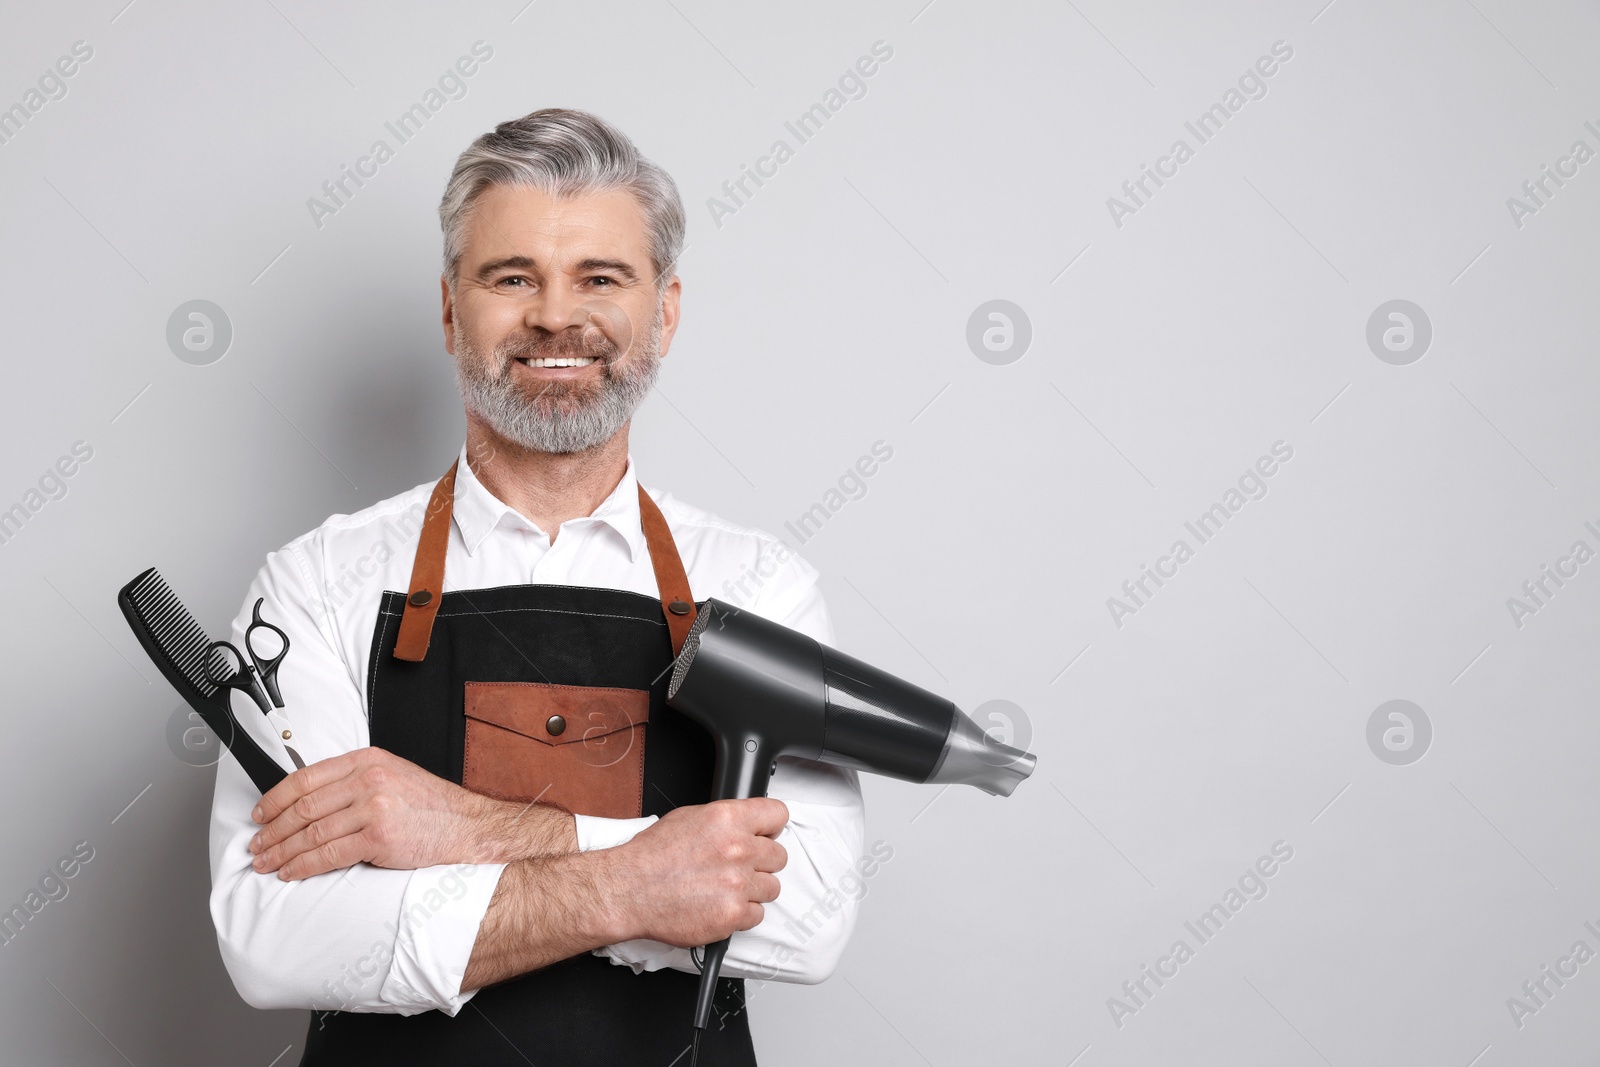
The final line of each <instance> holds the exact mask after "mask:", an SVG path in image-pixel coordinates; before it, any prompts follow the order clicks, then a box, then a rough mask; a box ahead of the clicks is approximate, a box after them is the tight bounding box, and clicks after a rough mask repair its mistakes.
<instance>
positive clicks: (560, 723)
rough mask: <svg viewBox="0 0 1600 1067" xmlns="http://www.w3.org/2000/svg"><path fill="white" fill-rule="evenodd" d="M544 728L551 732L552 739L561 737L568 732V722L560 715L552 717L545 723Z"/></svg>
mask: <svg viewBox="0 0 1600 1067" xmlns="http://www.w3.org/2000/svg"><path fill="white" fill-rule="evenodd" d="M544 728H545V729H546V730H549V731H550V736H551V737H560V736H561V735H562V734H564V733H566V732H567V720H566V719H563V718H562V717H561V716H559V715H552V716H550V718H549V719H548V720H546V721H545V724H544Z"/></svg>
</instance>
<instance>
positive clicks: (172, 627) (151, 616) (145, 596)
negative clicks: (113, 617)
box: [128, 569, 217, 697]
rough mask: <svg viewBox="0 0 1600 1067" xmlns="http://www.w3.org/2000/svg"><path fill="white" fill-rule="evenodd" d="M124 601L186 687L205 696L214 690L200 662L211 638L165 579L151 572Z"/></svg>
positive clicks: (202, 663) (130, 591) (215, 689)
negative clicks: (192, 688)
mask: <svg viewBox="0 0 1600 1067" xmlns="http://www.w3.org/2000/svg"><path fill="white" fill-rule="evenodd" d="M128 602H129V603H130V604H131V605H132V606H133V610H134V612H135V614H137V615H138V616H139V621H140V622H141V623H143V624H144V627H145V629H147V630H148V631H149V632H150V636H151V638H152V639H153V640H154V641H155V643H156V644H157V645H159V646H160V648H161V650H162V651H163V652H165V653H166V654H167V657H168V658H169V659H170V660H171V661H172V665H173V666H174V667H176V668H178V670H179V671H180V672H181V673H182V674H183V676H184V678H185V679H187V680H188V682H189V684H190V685H192V686H194V687H195V688H196V689H198V690H199V691H200V695H201V696H203V697H209V696H211V695H212V694H213V693H215V692H216V691H217V687H216V686H214V685H212V684H211V682H210V681H209V680H208V679H207V678H206V675H205V670H204V663H205V655H206V649H207V648H208V647H210V645H211V637H210V636H209V635H208V634H207V633H206V631H205V629H204V628H203V627H201V625H200V624H199V623H198V622H196V621H195V618H194V616H193V615H191V614H189V609H188V608H186V607H184V606H183V602H182V601H181V600H179V599H178V597H177V594H175V593H174V592H173V591H172V589H171V587H170V586H168V585H167V583H166V579H164V578H162V577H161V575H160V573H159V572H157V571H155V570H154V569H152V570H150V571H149V572H148V573H146V574H145V576H144V577H143V578H142V579H141V580H140V581H139V582H138V583H137V584H136V585H134V587H133V588H132V589H130V590H128Z"/></svg>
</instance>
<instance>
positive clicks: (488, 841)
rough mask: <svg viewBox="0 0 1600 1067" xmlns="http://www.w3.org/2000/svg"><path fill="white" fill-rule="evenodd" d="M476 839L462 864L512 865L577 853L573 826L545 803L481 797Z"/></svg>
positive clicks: (563, 814)
mask: <svg viewBox="0 0 1600 1067" xmlns="http://www.w3.org/2000/svg"><path fill="white" fill-rule="evenodd" d="M481 799H482V801H483V803H484V810H483V811H482V812H481V813H480V814H479V816H478V820H477V834H478V839H477V841H476V843H475V847H474V848H473V849H472V851H471V854H470V855H465V856H462V857H461V862H465V863H513V862H515V861H517V860H526V859H537V858H539V857H542V856H561V855H566V854H568V853H575V852H577V851H578V831H577V824H576V822H575V821H574V820H573V818H572V816H571V814H569V813H568V812H565V811H562V810H561V809H560V808H555V807H551V806H549V805H547V804H521V803H517V802H515V801H505V800H492V799H490V798H487V797H484V798H481Z"/></svg>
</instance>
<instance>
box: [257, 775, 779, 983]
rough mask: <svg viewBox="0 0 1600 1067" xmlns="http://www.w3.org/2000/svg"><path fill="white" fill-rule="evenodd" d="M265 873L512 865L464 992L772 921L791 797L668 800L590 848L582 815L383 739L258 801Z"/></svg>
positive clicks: (703, 940) (483, 928)
mask: <svg viewBox="0 0 1600 1067" xmlns="http://www.w3.org/2000/svg"><path fill="white" fill-rule="evenodd" d="M251 817H252V818H253V819H254V820H255V821H256V822H257V823H260V824H261V829H260V830H259V831H258V832H257V833H256V835H255V837H254V838H252V839H251V842H250V850H251V852H252V853H254V854H255V859H254V861H253V867H254V869H255V870H256V871H257V872H260V873H269V872H273V871H276V872H277V873H278V877H279V878H280V879H283V880H285V881H290V880H297V879H305V878H310V877H312V876H314V875H319V874H324V873H327V872H330V871H336V870H342V869H344V868H347V867H351V866H353V865H355V864H357V863H370V864H372V865H374V866H377V867H386V868H391V869H399V870H419V869H421V868H424V867H431V866H435V865H439V864H453V863H504V864H506V868H505V870H504V872H503V873H502V875H501V877H500V880H499V882H498V884H497V885H496V887H495V891H494V895H493V897H492V898H491V899H490V902H489V907H488V910H487V912H486V913H485V914H484V918H483V922H482V924H481V925H480V926H479V928H478V936H477V939H476V941H475V942H474V944H473V948H472V956H471V959H470V961H469V962H468V964H467V968H466V974H465V976H464V978H463V979H462V982H461V992H463V993H465V992H467V991H469V990H473V989H479V988H481V987H483V986H486V985H492V984H494V983H496V982H501V981H505V980H507V979H509V978H514V977H516V976H517V975H520V974H525V973H527V972H528V971H532V970H537V969H539V968H540V967H545V966H548V965H549V964H552V963H555V962H557V961H559V960H563V959H566V958H568V957H569V956H575V955H578V954H580V953H583V952H587V951H589V950H591V949H595V948H599V947H601V946H603V945H611V944H616V943H618V942H622V941H629V940H634V939H637V938H648V939H651V940H655V941H661V942H664V943H666V944H669V945H676V946H679V947H688V946H693V945H704V944H709V943H711V942H714V941H719V940H721V939H722V938H725V937H728V936H730V935H731V934H732V933H734V932H735V931H738V930H749V929H751V928H752V927H754V926H756V925H757V924H759V923H760V922H761V919H762V916H763V913H764V912H763V908H762V905H763V904H766V903H770V902H771V901H773V900H775V899H776V898H777V896H778V879H777V877H776V875H777V872H778V871H780V870H782V869H783V867H784V864H785V863H786V862H787V859H788V857H787V853H786V851H785V849H784V847H783V846H782V845H780V844H778V842H777V841H776V840H775V838H776V837H777V836H778V834H779V833H780V832H781V831H782V830H783V828H784V826H785V824H786V823H787V822H788V819H789V812H788V809H787V808H786V807H785V805H784V804H783V803H782V802H781V801H778V800H772V799H767V798H753V799H749V800H726V801H717V802H715V803H712V804H706V805H698V806H693V807H684V808H679V809H676V810H674V811H672V812H669V813H668V814H667V815H666V816H665V817H663V818H662V819H660V820H659V821H658V822H656V823H655V824H653V825H651V826H649V827H647V828H646V829H645V830H643V831H642V832H640V833H639V834H637V835H636V836H634V837H633V838H632V840H630V841H628V842H627V843H625V844H623V845H620V846H618V847H616V848H610V849H600V850H597V851H591V852H579V851H578V837H577V831H576V827H575V823H574V820H573V817H572V816H571V815H570V814H568V813H566V812H564V811H561V810H560V809H558V808H553V807H549V806H545V805H537V804H533V805H528V804H518V803H516V802H512V801H502V800H495V799H493V798H490V797H485V796H481V795H479V794H477V793H473V792H471V791H469V790H467V789H464V788H462V787H461V786H458V785H456V784H454V783H453V782H449V781H446V780H445V779H443V778H440V777H438V776H436V775H433V774H430V773H429V772H427V771H425V770H423V769H422V768H421V767H418V766H417V765H416V764H414V763H411V762H409V761H407V760H404V759H402V758H400V757H399V756H396V755H394V754H392V753H390V752H387V751H385V750H384V749H380V748H363V749H357V750H355V751H352V752H347V753H344V754H343V755H339V756H334V757H332V758H330V759H325V760H321V761H319V762H316V763H313V764H311V765H310V766H308V767H306V768H304V769H302V770H298V771H296V772H294V773H293V774H291V775H290V776H289V777H287V778H285V779H284V780H283V781H282V782H280V783H278V785H276V786H274V787H273V788H272V789H271V790H270V791H269V792H268V793H267V794H266V795H264V796H263V797H262V798H261V802H260V803H259V804H258V805H257V806H256V808H255V810H254V811H253V812H252V813H251Z"/></svg>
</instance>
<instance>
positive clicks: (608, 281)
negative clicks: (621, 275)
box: [589, 278, 617, 289]
mask: <svg viewBox="0 0 1600 1067" xmlns="http://www.w3.org/2000/svg"><path fill="white" fill-rule="evenodd" d="M589 281H591V282H592V283H594V284H595V285H599V284H600V283H601V282H605V285H604V286H602V288H605V289H610V288H613V287H615V286H616V284H617V283H616V282H615V281H613V280H612V279H610V278H590V279H589Z"/></svg>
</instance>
